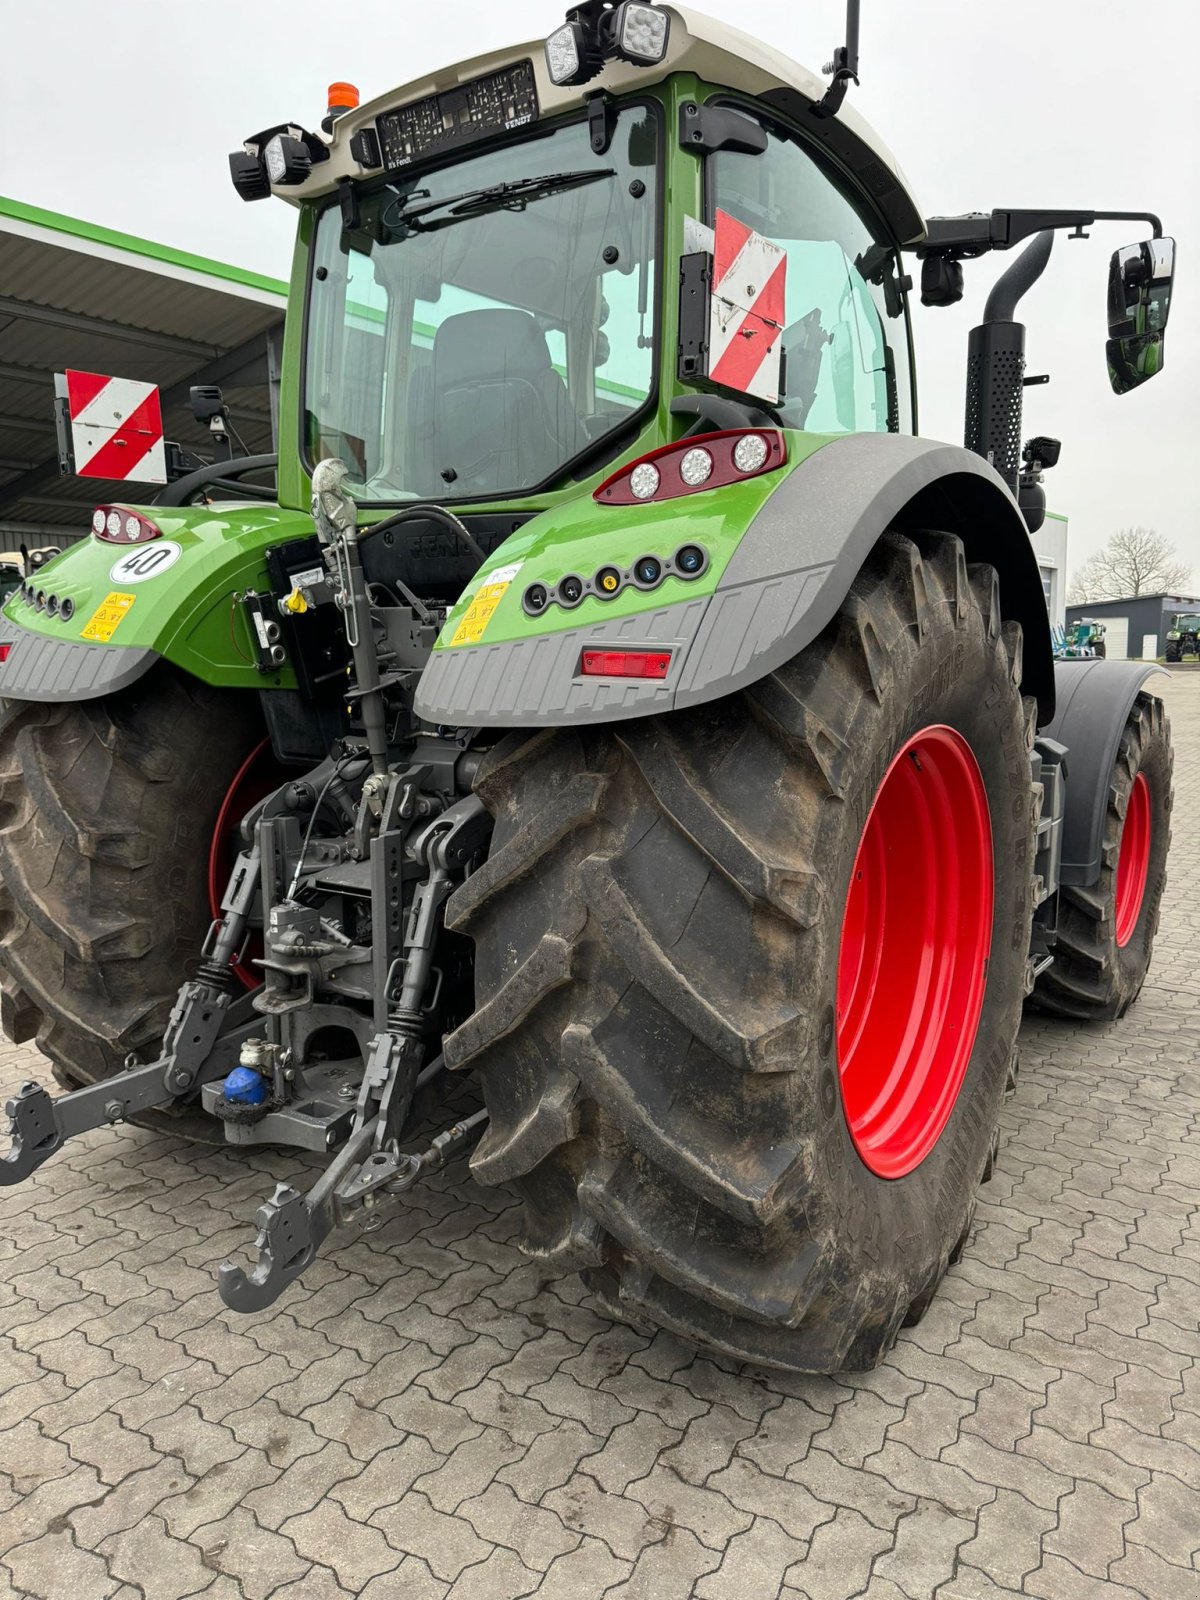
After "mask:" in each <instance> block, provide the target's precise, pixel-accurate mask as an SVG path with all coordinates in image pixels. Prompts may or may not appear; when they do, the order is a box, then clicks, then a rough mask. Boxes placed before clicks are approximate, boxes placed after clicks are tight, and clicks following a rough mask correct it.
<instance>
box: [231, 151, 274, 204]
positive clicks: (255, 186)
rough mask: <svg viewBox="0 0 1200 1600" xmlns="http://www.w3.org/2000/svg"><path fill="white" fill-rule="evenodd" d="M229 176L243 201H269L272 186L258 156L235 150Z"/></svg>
mask: <svg viewBox="0 0 1200 1600" xmlns="http://www.w3.org/2000/svg"><path fill="white" fill-rule="evenodd" d="M229 176H230V177H231V178H232V179H233V187H234V188H235V189H236V190H237V192H238V193H239V194H240V195H241V197H242V199H243V200H269V199H270V197H271V185H270V182H269V181H268V179H267V175H266V173H265V172H264V171H263V165H262V162H261V161H260V160H259V159H258V157H257V156H252V155H250V154H248V153H247V152H246V151H245V150H233V151H231V152H230V156H229Z"/></svg>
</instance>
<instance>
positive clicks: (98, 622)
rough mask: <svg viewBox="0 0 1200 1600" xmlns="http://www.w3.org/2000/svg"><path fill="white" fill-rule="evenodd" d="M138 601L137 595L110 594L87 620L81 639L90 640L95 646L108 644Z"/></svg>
mask: <svg viewBox="0 0 1200 1600" xmlns="http://www.w3.org/2000/svg"><path fill="white" fill-rule="evenodd" d="M136 599H137V595H135V594H117V593H115V592H114V593H113V594H108V595H105V597H104V599H103V600H102V601H101V602H100V604H99V605H98V606H97V607H96V609H95V611H93V612H92V614H91V616H90V617H89V618H88V620H87V624H86V626H85V627H84V630H83V632H82V633H81V634H80V635H79V637H80V638H81V639H90V640H92V642H93V643H94V644H107V643H108V641H109V640H110V639H111V638H112V636H113V634H114V633H116V631H117V629H118V628H119V627H120V626H121V621H122V619H123V618H124V617H125V616H126V615H127V614H128V612H129V611H131V610H132V608H133V602H134V601H135V600H136Z"/></svg>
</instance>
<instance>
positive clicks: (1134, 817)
mask: <svg viewBox="0 0 1200 1600" xmlns="http://www.w3.org/2000/svg"><path fill="white" fill-rule="evenodd" d="M1149 873H1150V785H1149V784H1148V783H1147V782H1146V778H1145V774H1144V773H1141V772H1139V773H1138V775H1137V777H1136V778H1135V779H1134V780H1133V788H1132V789H1131V790H1130V791H1129V805H1128V807H1127V808H1126V811H1125V826H1124V827H1123V828H1122V829H1121V851H1120V854H1119V855H1118V856H1117V943H1118V944H1119V945H1121V946H1122V947H1124V946H1125V945H1127V944H1128V943H1129V941H1130V940H1131V939H1132V938H1133V930H1134V929H1135V928H1136V927H1137V925H1138V918H1139V917H1140V916H1141V913H1142V901H1143V900H1144V899H1145V896H1146V879H1147V877H1148V876H1149Z"/></svg>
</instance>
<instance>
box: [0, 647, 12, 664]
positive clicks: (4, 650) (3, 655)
mask: <svg viewBox="0 0 1200 1600" xmlns="http://www.w3.org/2000/svg"><path fill="white" fill-rule="evenodd" d="M11 649H12V645H11V644H0V667H2V666H3V665H4V663H5V662H6V661H7V660H8V653H9V651H10V650H11Z"/></svg>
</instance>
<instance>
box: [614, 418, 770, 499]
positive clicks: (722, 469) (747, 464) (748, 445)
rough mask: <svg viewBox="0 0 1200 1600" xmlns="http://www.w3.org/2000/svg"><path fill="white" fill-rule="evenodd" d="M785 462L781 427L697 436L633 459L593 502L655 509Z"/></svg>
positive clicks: (751, 476) (739, 481)
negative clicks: (658, 502)
mask: <svg viewBox="0 0 1200 1600" xmlns="http://www.w3.org/2000/svg"><path fill="white" fill-rule="evenodd" d="M786 461H787V440H786V439H785V438H784V436H783V433H782V432H781V431H780V429H778V428H727V429H725V430H724V431H722V432H720V433H696V434H692V435H690V436H689V437H688V438H686V439H680V440H678V441H677V442H676V443H675V444H668V445H663V446H662V447H661V448H660V449H658V450H651V451H650V452H649V454H647V455H644V456H639V458H638V459H637V460H636V461H630V462H629V463H628V465H626V466H624V467H621V468H620V469H619V471H617V472H614V473H613V475H612V477H611V478H606V479H605V480H604V482H603V483H602V484H601V485H600V487H599V488H598V489H597V490H596V491H595V493H594V494H593V495H592V499H593V500H595V501H597V503H598V504H600V505H606V506H641V505H652V504H653V503H654V502H655V501H656V500H673V499H674V498H675V497H676V496H678V495H682V494H699V493H700V491H701V490H702V489H719V488H722V487H724V485H725V484H729V483H741V481H742V480H743V478H757V477H759V476H760V475H761V474H762V473H764V472H774V471H775V469H776V468H777V467H782V466H783V465H784V463H785V462H786Z"/></svg>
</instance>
